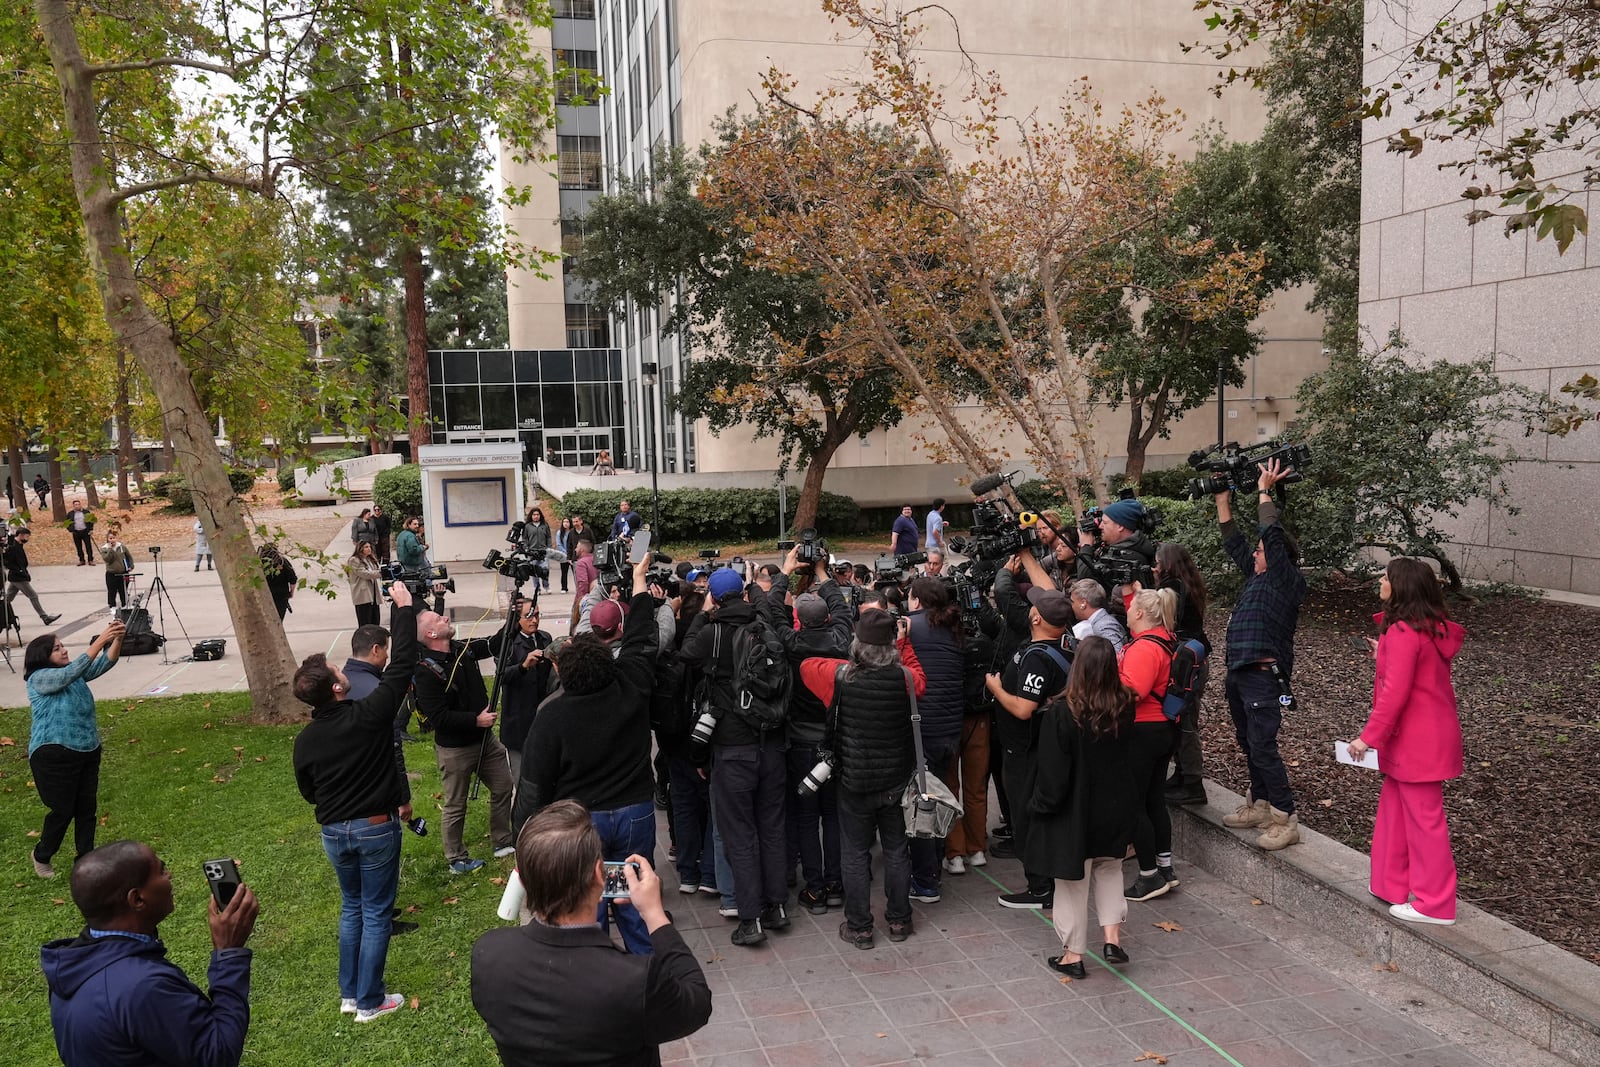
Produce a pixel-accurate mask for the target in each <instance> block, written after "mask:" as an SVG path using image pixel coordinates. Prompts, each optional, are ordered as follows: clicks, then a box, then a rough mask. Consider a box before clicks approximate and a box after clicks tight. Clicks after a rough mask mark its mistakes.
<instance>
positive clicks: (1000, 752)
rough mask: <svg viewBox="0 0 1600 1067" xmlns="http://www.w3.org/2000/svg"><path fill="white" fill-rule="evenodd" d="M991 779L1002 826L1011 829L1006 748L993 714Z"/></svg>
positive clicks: (990, 740)
mask: <svg viewBox="0 0 1600 1067" xmlns="http://www.w3.org/2000/svg"><path fill="white" fill-rule="evenodd" d="M1000 714H1002V715H1003V714H1006V713H1005V712H1001V713H1000ZM989 777H990V778H992V779H993V780H994V795H995V799H996V800H998V801H999V802H1000V825H1001V826H1006V827H1010V826H1011V798H1010V797H1009V796H1007V795H1006V747H1005V746H1004V745H1002V744H1001V743H1000V731H999V729H998V728H997V727H996V726H995V721H994V715H992V714H991V715H990V716H989Z"/></svg>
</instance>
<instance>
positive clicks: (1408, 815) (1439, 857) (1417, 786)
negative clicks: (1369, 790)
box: [1350, 557, 1466, 926]
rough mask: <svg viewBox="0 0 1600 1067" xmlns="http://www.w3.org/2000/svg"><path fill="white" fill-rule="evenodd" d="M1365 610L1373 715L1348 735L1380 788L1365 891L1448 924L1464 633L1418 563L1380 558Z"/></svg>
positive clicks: (1409, 914)
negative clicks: (1455, 680)
mask: <svg viewBox="0 0 1600 1067" xmlns="http://www.w3.org/2000/svg"><path fill="white" fill-rule="evenodd" d="M1378 591H1379V594H1380V595H1381V596H1382V597H1383V604H1384V608H1383V611H1382V612H1380V613H1379V614H1377V615H1374V616H1373V620H1374V621H1375V622H1377V624H1378V630H1379V633H1380V634H1381V635H1382V636H1381V637H1379V638H1378V640H1377V642H1376V656H1377V661H1378V669H1377V680H1376V682H1375V683H1374V685H1373V691H1372V714H1371V715H1370V716H1369V717H1368V718H1367V725H1366V727H1365V728H1364V729H1363V730H1362V731H1361V736H1360V737H1358V738H1357V739H1356V740H1354V741H1352V742H1350V754H1351V755H1352V756H1354V757H1356V758H1357V759H1360V758H1361V757H1362V756H1363V755H1364V754H1365V753H1366V751H1367V749H1369V748H1371V749H1376V750H1377V753H1378V769H1379V770H1381V771H1382V772H1383V790H1382V792H1380V793H1379V794H1378V818H1377V824H1376V825H1375V826H1374V827H1373V830H1372V882H1371V886H1372V893H1373V895H1374V896H1377V897H1379V898H1381V899H1383V900H1388V901H1392V902H1393V906H1391V907H1390V908H1389V914H1391V915H1393V916H1394V917H1395V918H1397V919H1404V920H1406V921H1407V922H1422V923H1437V924H1439V925H1441V926H1449V925H1450V924H1451V923H1454V922H1455V921H1456V861H1455V857H1454V856H1452V855H1451V853H1450V829H1449V827H1448V826H1446V825H1445V819H1444V783H1445V781H1446V780H1448V779H1450V778H1457V777H1460V775H1461V718H1460V716H1459V715H1458V714H1457V711H1456V693H1455V687H1454V686H1452V685H1451V683H1450V663H1451V661H1452V660H1453V659H1455V655H1456V653H1457V652H1459V651H1460V650H1461V642H1462V639H1463V638H1465V637H1466V631H1465V630H1463V629H1462V628H1461V627H1460V626H1458V625H1457V624H1455V623H1454V622H1451V621H1450V616H1449V615H1448V614H1447V613H1446V611H1445V607H1444V595H1443V593H1442V592H1441V591H1440V589H1439V582H1438V580H1437V579H1435V578H1434V576H1433V571H1431V570H1429V569H1428V566H1427V565H1426V564H1424V563H1422V562H1421V561H1420V560H1415V559H1407V558H1403V557H1402V558H1399V559H1393V560H1390V561H1389V567H1388V570H1386V571H1385V572H1384V575H1383V578H1382V580H1381V581H1380V582H1379V585H1378Z"/></svg>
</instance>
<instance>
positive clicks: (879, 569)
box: [872, 552, 928, 589]
mask: <svg viewBox="0 0 1600 1067" xmlns="http://www.w3.org/2000/svg"><path fill="white" fill-rule="evenodd" d="M926 562H928V554H927V553H926V552H902V553H900V554H899V555H897V556H879V557H878V558H877V559H875V560H873V561H872V586H873V588H874V589H876V588H878V587H879V586H883V585H899V584H900V579H901V578H902V577H904V575H905V573H906V571H908V570H910V569H911V568H912V567H915V566H916V565H917V564H919V563H926Z"/></svg>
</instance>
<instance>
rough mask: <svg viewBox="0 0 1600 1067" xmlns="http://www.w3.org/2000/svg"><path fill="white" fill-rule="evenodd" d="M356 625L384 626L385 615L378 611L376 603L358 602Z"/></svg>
mask: <svg viewBox="0 0 1600 1067" xmlns="http://www.w3.org/2000/svg"><path fill="white" fill-rule="evenodd" d="M356 625H357V626H382V625H383V616H382V615H381V614H380V613H379V611H378V605H376V604H357V605H356Z"/></svg>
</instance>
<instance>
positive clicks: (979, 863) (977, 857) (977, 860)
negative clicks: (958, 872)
mask: <svg viewBox="0 0 1600 1067" xmlns="http://www.w3.org/2000/svg"><path fill="white" fill-rule="evenodd" d="M967 862H968V863H969V864H971V865H972V866H974V867H987V866H989V857H988V856H985V855H984V854H983V853H982V852H974V853H973V854H972V855H970V856H968V857H967Z"/></svg>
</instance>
